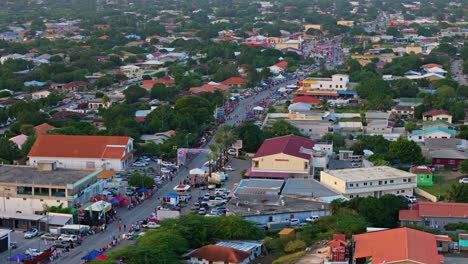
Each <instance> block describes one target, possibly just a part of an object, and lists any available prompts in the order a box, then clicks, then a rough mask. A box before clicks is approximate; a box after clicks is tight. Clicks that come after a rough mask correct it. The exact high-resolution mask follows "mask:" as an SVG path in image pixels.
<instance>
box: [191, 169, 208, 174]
mask: <svg viewBox="0 0 468 264" xmlns="http://www.w3.org/2000/svg"><path fill="white" fill-rule="evenodd" d="M204 174H205V170H202V169H200V168H195V169H192V170H190V175H204Z"/></svg>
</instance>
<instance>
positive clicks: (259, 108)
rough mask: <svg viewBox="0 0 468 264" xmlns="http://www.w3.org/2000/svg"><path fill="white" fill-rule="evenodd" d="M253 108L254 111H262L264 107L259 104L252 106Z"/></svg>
mask: <svg viewBox="0 0 468 264" xmlns="http://www.w3.org/2000/svg"><path fill="white" fill-rule="evenodd" d="M253 110H255V111H263V110H264V108H263V107H261V106H256V107H254V108H253Z"/></svg>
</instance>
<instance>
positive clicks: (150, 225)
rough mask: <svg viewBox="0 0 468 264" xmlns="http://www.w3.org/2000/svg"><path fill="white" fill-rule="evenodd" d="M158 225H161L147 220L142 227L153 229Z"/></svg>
mask: <svg viewBox="0 0 468 264" xmlns="http://www.w3.org/2000/svg"><path fill="white" fill-rule="evenodd" d="M159 227H161V226H160V225H158V224H156V223H155V222H148V223H147V224H146V225H143V228H148V229H155V228H159Z"/></svg>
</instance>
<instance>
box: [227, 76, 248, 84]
mask: <svg viewBox="0 0 468 264" xmlns="http://www.w3.org/2000/svg"><path fill="white" fill-rule="evenodd" d="M222 83H223V84H226V85H229V84H246V83H247V81H246V80H244V78H241V77H230V78H227V79H226V80H224V81H223V82H222Z"/></svg>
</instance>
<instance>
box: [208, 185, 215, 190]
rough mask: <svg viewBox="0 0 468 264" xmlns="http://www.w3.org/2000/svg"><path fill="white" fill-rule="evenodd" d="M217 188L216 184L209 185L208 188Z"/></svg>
mask: <svg viewBox="0 0 468 264" xmlns="http://www.w3.org/2000/svg"><path fill="white" fill-rule="evenodd" d="M215 188H216V184H210V185H208V190H214V189H215Z"/></svg>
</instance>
